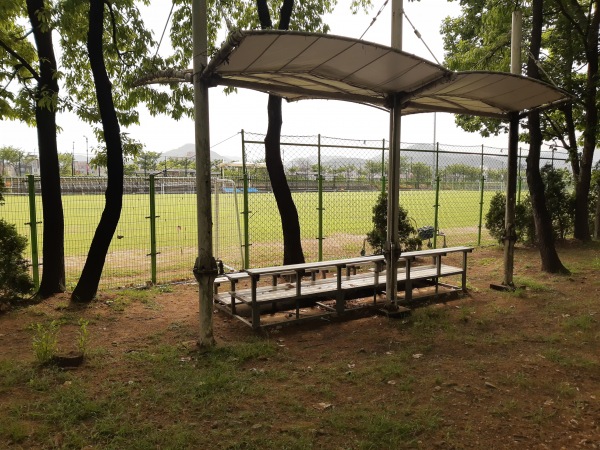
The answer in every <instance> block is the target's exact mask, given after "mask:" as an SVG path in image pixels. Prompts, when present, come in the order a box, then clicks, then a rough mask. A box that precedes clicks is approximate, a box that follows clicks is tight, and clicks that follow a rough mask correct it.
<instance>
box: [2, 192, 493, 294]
mask: <svg viewBox="0 0 600 450" xmlns="http://www.w3.org/2000/svg"><path fill="white" fill-rule="evenodd" d="M377 195H378V193H377V192H327V193H324V195H323V236H322V237H323V238H324V239H323V257H324V258H333V257H347V256H354V255H357V254H358V253H359V252H360V250H361V248H362V245H363V240H364V238H365V235H366V233H367V232H368V231H369V230H370V229H371V227H372V222H371V217H372V207H373V205H374V203H375V201H376V198H377ZM492 195H493V192H486V193H485V195H484V214H485V212H486V211H487V208H488V205H489V200H490V198H491V196H492ZM293 197H294V201H295V203H296V207H297V209H298V214H299V217H300V223H301V229H302V239H303V246H304V250H305V253H306V258H307V260H315V259H317V258H318V242H319V240H318V239H317V238H318V237H319V228H318V223H319V221H318V217H319V210H318V206H319V205H318V193H316V192H309V193H294V194H293ZM6 200H7V201H6V204H5V205H4V206H2V207H0V218H4V219H5V220H7V221H8V222H10V223H14V224H16V226H17V229H18V231H19V232H20V233H21V234H23V235H25V236H27V237H28V238H29V237H30V228H29V225H26V223H28V222H29V221H30V218H29V206H28V199H27V197H25V196H17V195H14V196H13V195H9V196H7V198H6ZM234 200H235V195H234V194H219V196H218V210H219V211H218V212H219V213H218V215H217V213H216V204H217V198H216V197H215V196H214V195H213V224H214V230H213V238H214V239H215V241H214V248H215V253H216V254H217V256H220V257H221V258H222V259H223V260H224V262H226V263H229V264H230V265H232V266H234V267H240V265H241V255H240V253H241V250H240V232H241V234H242V236H243V230H244V227H243V211H244V204H243V196H242V194H238V195H237V202H238V207H237V212H236V208H235V202H234ZM400 202H401V204H402V206H403V207H404V208H406V209H407V210H408V212H409V216H410V217H411V218H412V219H413V222H414V224H415V225H416V226H417V227H421V226H425V225H433V224H434V214H435V208H434V205H435V192H433V191H402V192H401V193H400ZM479 202H480V193H479V192H477V191H444V192H441V193H440V196H439V204H440V207H439V219H438V223H439V229H440V230H442V231H443V232H444V233H445V234H446V236H447V240H448V245H460V244H476V243H477V227H478V225H479ZM36 206H37V220H38V222H40V221H42V220H43V215H42V208H41V200H40V198H39V197H38V198H37V204H36ZM63 208H64V213H65V255H66V258H67V271H68V275H67V277H68V278H69V280H71V281H73V280H74V279H76V278H77V276H78V270H80V268H81V267H82V265H83V261H84V260H85V255H86V254H87V249H88V248H89V244H90V242H91V240H92V237H93V235H94V232H95V229H96V225H97V223H98V220H99V218H100V216H101V214H102V210H103V208H104V196H103V195H65V196H63ZM149 208H150V207H149V197H148V195H145V194H129V195H125V196H124V199H123V209H122V214H121V220H120V222H119V226H118V228H117V231H116V236H115V239H113V243H112V245H111V248H110V251H109V253H110V254H109V258H108V260H107V265H106V268H105V274H104V275H105V280H104V282H105V283H108V285H119V284H120V283H124V282H125V283H126V282H127V281H128V280H129V281H130V282H131V283H143V282H144V281H145V280H147V279H149V270H150V269H149V264H150V256H148V255H149V253H151V251H150V219H149V218H148V217H149V215H150V213H149V210H150V209H149ZM248 211H249V213H248V217H249V237H250V240H249V242H250V244H251V245H250V265H251V266H258V265H266V264H278V263H280V262H281V253H282V250H281V246H282V236H281V220H280V217H279V213H278V210H277V205H276V203H275V199H274V197H273V195H272V194H270V193H258V194H249V195H248ZM156 216H157V217H156V245H157V252H158V253H159V254H158V255H157V264H158V271H159V274H160V275H159V279H160V281H170V280H173V279H179V278H189V276H190V270H191V265H192V264H193V259H194V257H193V255H194V254H195V251H196V246H197V243H196V197H195V195H194V194H157V195H156ZM238 218H239V225H238ZM41 227H42V225H39V226H38V242H39V248H40V253H41V248H42V244H43V242H42V232H41V230H42V228H41ZM217 236H218V238H219V239H218V241H217V240H216V238H217ZM483 238H484V239H486V240H488V242H489V236H487V233H485V230H484V236H483ZM28 254H30V251H28ZM40 256H41V255H40ZM111 278H113V279H115V280H113V282H110V281H109V279H111ZM117 280H118V281H117ZM115 282H116V283H117V284H115Z"/></svg>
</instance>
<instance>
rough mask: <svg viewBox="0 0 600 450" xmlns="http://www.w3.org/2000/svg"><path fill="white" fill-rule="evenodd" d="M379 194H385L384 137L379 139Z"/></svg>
mask: <svg viewBox="0 0 600 450" xmlns="http://www.w3.org/2000/svg"><path fill="white" fill-rule="evenodd" d="M381 194H382V195H383V194H385V138H384V139H382V140H381Z"/></svg>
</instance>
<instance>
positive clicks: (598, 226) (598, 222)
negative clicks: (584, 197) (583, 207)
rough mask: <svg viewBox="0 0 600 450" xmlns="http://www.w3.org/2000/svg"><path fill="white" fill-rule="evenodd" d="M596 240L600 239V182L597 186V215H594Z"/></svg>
mask: <svg viewBox="0 0 600 450" xmlns="http://www.w3.org/2000/svg"><path fill="white" fill-rule="evenodd" d="M594 239H600V181H598V184H596V214H595V215H594Z"/></svg>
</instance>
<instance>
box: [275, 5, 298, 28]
mask: <svg viewBox="0 0 600 450" xmlns="http://www.w3.org/2000/svg"><path fill="white" fill-rule="evenodd" d="M293 8H294V0H283V5H282V6H281V9H280V10H279V27H278V28H279V29H280V30H289V29H290V20H291V19H292V9H293Z"/></svg>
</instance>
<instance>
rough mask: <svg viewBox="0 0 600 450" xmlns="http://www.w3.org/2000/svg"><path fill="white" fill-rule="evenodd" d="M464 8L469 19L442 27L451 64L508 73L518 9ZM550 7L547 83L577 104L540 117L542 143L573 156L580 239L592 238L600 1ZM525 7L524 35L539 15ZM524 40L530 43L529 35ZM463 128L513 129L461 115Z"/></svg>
mask: <svg viewBox="0 0 600 450" xmlns="http://www.w3.org/2000/svg"><path fill="white" fill-rule="evenodd" d="M461 4H462V5H463V12H464V14H462V15H461V16H460V17H457V18H448V19H446V20H445V22H444V25H443V27H442V33H443V35H444V46H445V48H446V51H447V57H446V63H447V64H448V66H449V67H450V68H452V69H455V70H456V69H470V70H473V69H475V70H477V69H488V70H489V69H491V70H506V69H507V68H508V61H509V59H508V55H509V53H508V48H509V46H508V45H507V43H508V37H509V32H508V31H509V29H510V13H511V12H512V10H513V8H514V4H513V3H510V2H495V1H488V0H464V1H462V2H461ZM546 5H547V7H546V8H545V10H544V14H543V25H542V29H543V33H542V43H541V48H542V49H543V52H542V53H541V54H540V57H539V58H538V60H537V61H536V63H537V64H538V66H539V67H542V68H543V71H542V72H541V73H540V78H541V79H542V80H544V81H546V82H549V83H553V84H556V85H557V86H559V87H562V88H564V89H566V90H567V91H569V92H572V93H574V94H575V95H576V97H577V100H576V101H574V102H573V103H572V104H564V105H562V106H561V107H560V108H559V110H549V111H544V112H543V113H542V114H541V115H540V129H541V132H542V140H543V141H554V142H555V143H557V144H558V145H562V146H563V147H564V148H565V149H567V150H568V152H569V159H570V162H571V168H572V171H573V175H574V179H575V191H576V198H577V199H576V202H577V209H576V218H575V232H574V235H575V237H576V238H578V239H581V240H589V239H590V230H589V224H588V212H589V194H590V179H591V169H592V161H593V156H594V149H595V146H596V142H597V139H598V134H599V132H600V129H599V127H598V81H599V76H598V29H599V26H600V7H599V6H600V1H599V0H583V1H575V0H547V3H546ZM524 8H525V15H524V29H530V27H531V20H532V14H531V12H530V10H529V9H528V8H527V7H526V6H524ZM525 38H526V39H527V40H529V39H530V37H529V36H527V35H525ZM527 47H528V46H525V48H527ZM582 68H585V69H586V70H585V72H584V71H582ZM457 123H459V125H460V126H461V127H463V128H464V129H465V130H468V131H477V132H479V133H481V134H482V135H484V136H485V135H490V134H498V133H500V132H503V131H505V130H506V125H505V124H504V123H502V122H500V121H497V120H485V119H480V118H466V117H459V118H458V119H457ZM522 137H523V136H522ZM538 233H539V230H538Z"/></svg>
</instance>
